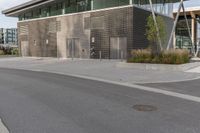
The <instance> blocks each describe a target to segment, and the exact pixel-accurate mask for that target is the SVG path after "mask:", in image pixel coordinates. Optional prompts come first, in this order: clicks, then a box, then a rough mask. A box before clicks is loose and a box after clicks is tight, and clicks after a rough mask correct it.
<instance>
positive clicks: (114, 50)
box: [110, 37, 127, 59]
mask: <svg viewBox="0 0 200 133" xmlns="http://www.w3.org/2000/svg"><path fill="white" fill-rule="evenodd" d="M126 56H127V38H126V37H111V38H110V58H111V59H126V58H127V57H126Z"/></svg>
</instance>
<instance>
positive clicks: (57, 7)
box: [50, 3, 62, 16]
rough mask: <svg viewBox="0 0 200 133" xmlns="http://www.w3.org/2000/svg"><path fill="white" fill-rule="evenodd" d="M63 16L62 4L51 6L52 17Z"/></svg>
mask: <svg viewBox="0 0 200 133" xmlns="http://www.w3.org/2000/svg"><path fill="white" fill-rule="evenodd" d="M61 14H62V3H58V4H53V5H51V6H50V16H55V15H61Z"/></svg>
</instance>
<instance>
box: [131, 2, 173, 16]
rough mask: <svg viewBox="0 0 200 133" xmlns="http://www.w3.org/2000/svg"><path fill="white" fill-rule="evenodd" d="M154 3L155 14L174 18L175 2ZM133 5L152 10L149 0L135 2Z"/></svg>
mask: <svg viewBox="0 0 200 133" xmlns="http://www.w3.org/2000/svg"><path fill="white" fill-rule="evenodd" d="M152 2H153V9H154V11H155V12H157V13H161V14H164V15H167V16H172V14H173V3H174V2H175V1H174V0H152ZM133 4H134V5H136V6H139V7H142V8H145V9H149V10H150V4H149V0H133Z"/></svg>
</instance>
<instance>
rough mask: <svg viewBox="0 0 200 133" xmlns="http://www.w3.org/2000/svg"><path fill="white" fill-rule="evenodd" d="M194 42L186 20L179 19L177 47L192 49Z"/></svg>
mask: <svg viewBox="0 0 200 133" xmlns="http://www.w3.org/2000/svg"><path fill="white" fill-rule="evenodd" d="M189 25H190V29H189V30H190V32H191V19H189ZM191 46H192V42H191V38H190V36H189V32H188V28H187V24H186V20H184V19H183V20H179V22H178V24H177V27H176V47H177V48H181V49H182V48H187V49H191Z"/></svg>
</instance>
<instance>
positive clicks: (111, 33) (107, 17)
mask: <svg viewBox="0 0 200 133" xmlns="http://www.w3.org/2000/svg"><path fill="white" fill-rule="evenodd" d="M131 11H132V8H131V7H128V8H121V9H113V10H106V11H101V12H94V13H91V17H100V16H104V28H103V29H91V37H94V38H95V42H91V46H95V53H96V54H95V56H94V57H93V58H99V51H102V58H105V59H109V58H110V37H127V39H128V45H131V44H132V42H131V36H132V29H133V26H132V17H133V15H132V12H131Z"/></svg>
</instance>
